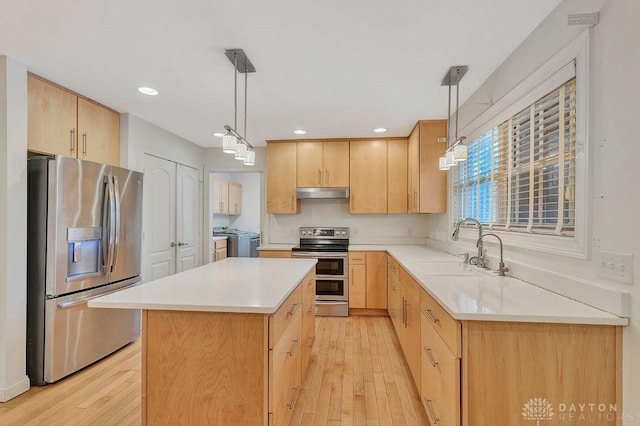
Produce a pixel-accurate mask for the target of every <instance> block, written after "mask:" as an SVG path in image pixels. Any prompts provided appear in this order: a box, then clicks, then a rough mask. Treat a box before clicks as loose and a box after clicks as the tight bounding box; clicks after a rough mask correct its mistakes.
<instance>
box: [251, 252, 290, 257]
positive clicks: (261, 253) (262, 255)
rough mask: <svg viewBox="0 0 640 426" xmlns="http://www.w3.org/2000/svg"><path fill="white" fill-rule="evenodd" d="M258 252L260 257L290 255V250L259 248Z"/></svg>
mask: <svg viewBox="0 0 640 426" xmlns="http://www.w3.org/2000/svg"><path fill="white" fill-rule="evenodd" d="M258 253H260V257H276V258H285V257H291V250H259V251H258Z"/></svg>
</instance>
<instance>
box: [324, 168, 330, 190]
mask: <svg viewBox="0 0 640 426" xmlns="http://www.w3.org/2000/svg"><path fill="white" fill-rule="evenodd" d="M324 186H329V169H324Z"/></svg>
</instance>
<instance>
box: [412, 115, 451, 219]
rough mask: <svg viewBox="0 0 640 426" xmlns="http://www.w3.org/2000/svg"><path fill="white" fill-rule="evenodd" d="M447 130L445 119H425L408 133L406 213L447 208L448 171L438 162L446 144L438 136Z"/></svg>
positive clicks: (433, 211)
mask: <svg viewBox="0 0 640 426" xmlns="http://www.w3.org/2000/svg"><path fill="white" fill-rule="evenodd" d="M446 134H447V121H446V120H425V121H418V123H417V124H416V126H415V127H414V128H413V131H412V132H411V135H409V148H408V164H407V168H408V191H407V195H408V200H409V213H446V211H447V173H446V172H443V171H440V170H439V166H438V159H439V158H440V156H441V155H442V153H443V152H444V150H445V149H446V147H447V146H446V143H444V142H439V139H444V138H445V137H446Z"/></svg>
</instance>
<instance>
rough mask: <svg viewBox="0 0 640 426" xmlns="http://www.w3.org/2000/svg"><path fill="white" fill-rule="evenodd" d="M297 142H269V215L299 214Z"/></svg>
mask: <svg viewBox="0 0 640 426" xmlns="http://www.w3.org/2000/svg"><path fill="white" fill-rule="evenodd" d="M296 151H297V150H296V142H267V213H272V214H273V213H298V207H299V204H300V202H299V201H298V200H297V199H296Z"/></svg>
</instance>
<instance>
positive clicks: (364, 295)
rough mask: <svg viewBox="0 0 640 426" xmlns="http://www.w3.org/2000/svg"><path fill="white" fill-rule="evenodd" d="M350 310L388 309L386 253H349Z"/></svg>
mask: <svg viewBox="0 0 640 426" xmlns="http://www.w3.org/2000/svg"><path fill="white" fill-rule="evenodd" d="M349 308H352V309H353V308H356V309H357V308H366V309H387V254H386V253H385V252H383V251H367V252H364V251H352V252H349Z"/></svg>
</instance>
